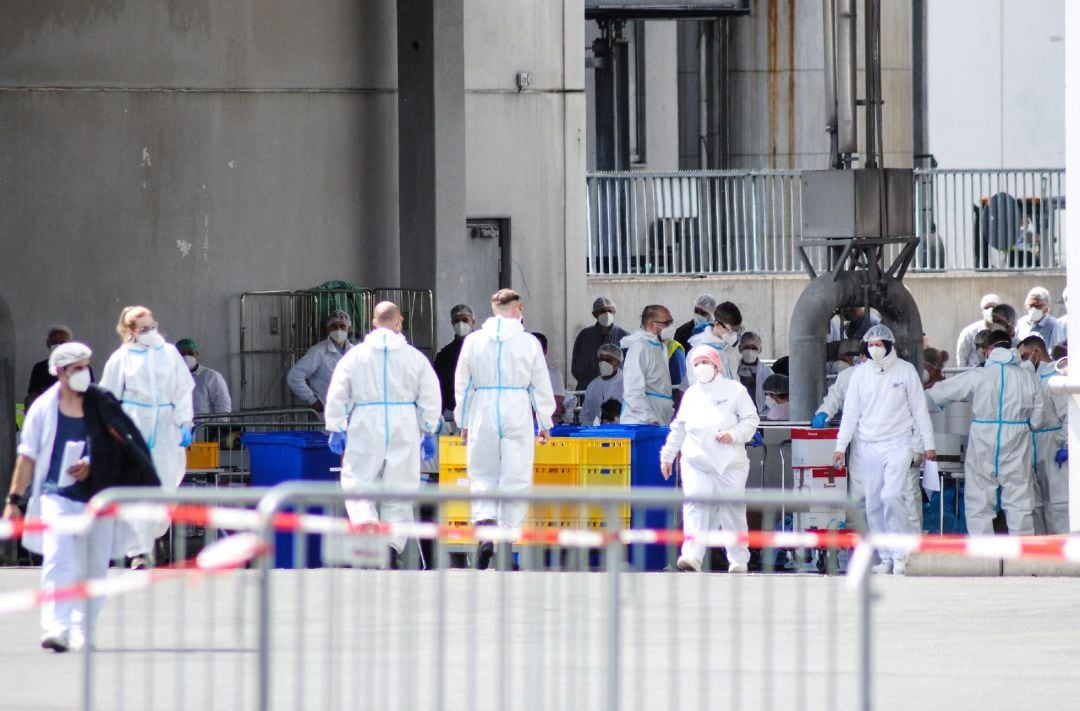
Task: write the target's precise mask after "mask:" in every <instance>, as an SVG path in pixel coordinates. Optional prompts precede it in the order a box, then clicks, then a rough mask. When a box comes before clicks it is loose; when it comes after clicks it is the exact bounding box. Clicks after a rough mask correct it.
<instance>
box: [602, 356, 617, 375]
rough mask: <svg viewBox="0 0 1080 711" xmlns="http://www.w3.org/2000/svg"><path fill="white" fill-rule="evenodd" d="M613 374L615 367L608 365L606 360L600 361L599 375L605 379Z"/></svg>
mask: <svg viewBox="0 0 1080 711" xmlns="http://www.w3.org/2000/svg"><path fill="white" fill-rule="evenodd" d="M614 374H615V366H613V365H612V364H611V363H608V362H607V361H606V360H602V361H600V375H602V376H603V377H605V378H609V377H611V376H612V375H614Z"/></svg>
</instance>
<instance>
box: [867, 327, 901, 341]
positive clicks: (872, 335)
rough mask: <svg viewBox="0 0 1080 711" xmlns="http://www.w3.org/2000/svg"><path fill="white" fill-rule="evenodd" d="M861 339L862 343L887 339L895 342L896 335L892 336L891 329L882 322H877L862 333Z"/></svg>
mask: <svg viewBox="0 0 1080 711" xmlns="http://www.w3.org/2000/svg"><path fill="white" fill-rule="evenodd" d="M862 339H863V343H869V342H870V341H889V342H890V343H896V337H895V336H893V332H892V329H890V328H889V327H888V326H886V325H885V324H883V323H879V324H877V325H875V326H871V327H870V328H869V329H867V331H866V335H864V336H863V337H862Z"/></svg>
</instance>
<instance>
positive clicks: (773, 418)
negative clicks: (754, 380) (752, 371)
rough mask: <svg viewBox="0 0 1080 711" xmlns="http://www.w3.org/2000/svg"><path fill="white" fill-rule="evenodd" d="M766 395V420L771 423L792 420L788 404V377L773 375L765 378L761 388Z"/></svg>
mask: <svg viewBox="0 0 1080 711" xmlns="http://www.w3.org/2000/svg"><path fill="white" fill-rule="evenodd" d="M761 389H762V392H764V393H765V419H766V420H769V421H770V422H786V421H787V420H790V419H791V409H790V405H789V404H788V378H787V376H786V375H780V374H779V373H773V374H772V375H770V376H769V377H767V378H765V382H764V384H762V386H761Z"/></svg>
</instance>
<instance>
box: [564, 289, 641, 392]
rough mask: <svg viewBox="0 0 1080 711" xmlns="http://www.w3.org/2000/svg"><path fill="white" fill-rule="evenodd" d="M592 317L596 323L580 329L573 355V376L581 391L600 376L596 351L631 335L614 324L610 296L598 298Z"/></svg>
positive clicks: (571, 355)
mask: <svg viewBox="0 0 1080 711" xmlns="http://www.w3.org/2000/svg"><path fill="white" fill-rule="evenodd" d="M592 315H593V318H595V319H596V323H594V324H593V325H591V326H586V327H585V328H583V329H581V332H580V333H578V335H577V338H575V339H574V348H573V349H572V351H571V354H570V375H572V376H574V381H575V382H576V383H577V389H578V390H585V389H586V388H588V387H589V383H591V382H592V381H593V378H595V377H597V376H598V375H600V371H599V370H598V369H597V367H598V364H597V362H596V349H597V348H599V347H600V346H602V345H604V344H605V343H613V344H615V345H619V343H620V342H621V341H622V339H624V338H626V337H627V336H629V335H630V332H629V331H627V330H626V329H625V328H622V327H620V326H618V325H617V324H616V323H615V302H613V301H612V300H611V299H609V298H608V297H606V296H600V297H597V299H596V301H594V302H593V308H592Z"/></svg>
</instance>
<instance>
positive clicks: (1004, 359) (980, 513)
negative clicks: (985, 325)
mask: <svg viewBox="0 0 1080 711" xmlns="http://www.w3.org/2000/svg"><path fill="white" fill-rule="evenodd" d="M1011 345H1012V338H1011V337H1010V335H1009V334H1008V333H1007V332H1006V331H1004V330H999V329H998V327H996V326H995V329H994V330H993V331H991V332H990V334H989V336H988V337H987V340H986V342H985V343H984V345H983V352H984V353H985V354H986V365H984V366H983V367H982V368H975V369H974V370H969V371H967V372H965V373H960V374H958V375H955V376H953V377H951V378H947V379H945V380H942V381H941V382H940V383H935V384H934V387H932V388H930V389H929V390H927V391H926V395H927V397H929V398H930V399H931V401H933V403H934V404H935V405H938V406H939V407H940V406H942V405H944V404H945V403H949V402H955V401H966V402H971V414H972V420H971V432H970V434H969V435H968V450H967V457H966V458H965V460H964V511H965V515H966V516H967V530H968V533H969V534H971V535H987V536H988V535H992V534H993V533H994V511H995V509H996V507H997V506H999V505H1000V507H1001V508H1002V509H1004V510H1005V520H1006V522H1007V523H1008V525H1009V533H1010V534H1013V535H1031V534H1034V533H1035V523H1034V518H1033V509H1034V507H1035V500H1034V481H1033V477H1032V475H1031V468H1032V460H1031V431H1032V430H1037V429H1042V428H1044V427H1050V426H1052V425H1053V418H1052V416H1051V415H1050V411H1051V410H1052V408H1051V406H1050V404H1049V402H1047V400H1046V395H1045V393H1044V392H1043V389H1042V388H1041V387H1040V386H1039V383H1038V381H1037V380H1036V379H1035V377H1034V376H1032V374H1031V373H1028V372H1027V371H1025V370H1023V369H1022V368H1020V359H1019V358H1017V357H1016V353H1015V351H1013V350H1012V348H1011V347H1010V346H1011ZM998 487H1001V492H1000V501H999V496H998Z"/></svg>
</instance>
